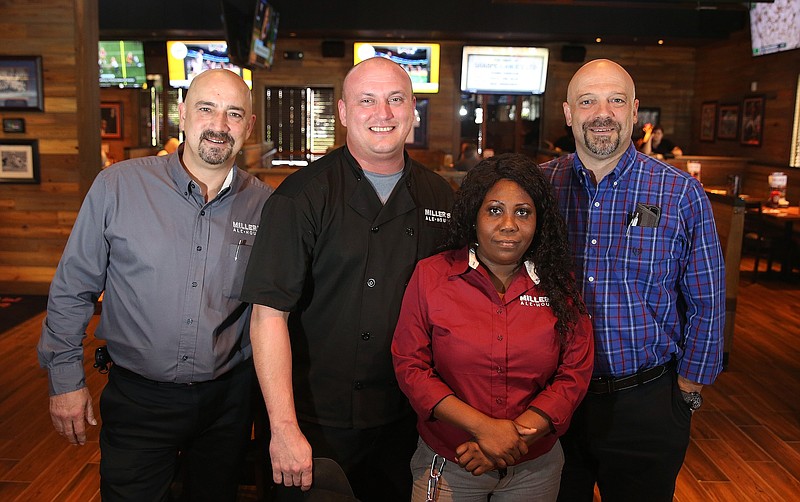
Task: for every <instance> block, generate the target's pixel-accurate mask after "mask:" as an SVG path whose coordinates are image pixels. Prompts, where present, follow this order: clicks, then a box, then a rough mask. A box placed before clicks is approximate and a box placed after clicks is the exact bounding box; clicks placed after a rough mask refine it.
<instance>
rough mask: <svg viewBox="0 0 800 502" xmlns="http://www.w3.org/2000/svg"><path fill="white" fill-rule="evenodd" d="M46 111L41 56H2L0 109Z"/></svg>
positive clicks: (0, 57)
mask: <svg viewBox="0 0 800 502" xmlns="http://www.w3.org/2000/svg"><path fill="white" fill-rule="evenodd" d="M4 110H8V111H26V112H43V111H44V93H43V92H42V58H41V56H0V111H4Z"/></svg>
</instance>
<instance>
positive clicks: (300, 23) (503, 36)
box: [100, 0, 772, 46]
mask: <svg viewBox="0 0 800 502" xmlns="http://www.w3.org/2000/svg"><path fill="white" fill-rule="evenodd" d="M221 1H222V0H137V1H128V2H125V1H120V0H100V36H101V37H105V38H117V37H120V38H121V37H136V38H140V39H153V40H156V39H160V40H163V39H165V38H170V37H177V36H180V37H200V38H205V37H221V36H223V25H222V20H221V7H220V4H221ZM224 1H226V2H229V3H231V4H234V5H236V6H237V7H239V8H240V9H242V10H244V11H249V10H250V9H252V8H253V7H252V6H253V5H255V0H224ZM761 1H768V2H771V1H772V0H761ZM270 3H271V4H272V5H273V6H274V7H275V9H276V10H277V11H278V12H279V13H280V24H279V31H280V34H281V35H282V36H287V35H291V36H297V37H315V38H331V39H336V38H349V39H352V38H370V39H387V38H391V39H402V38H406V39H418V40H430V39H438V40H448V39H455V40H479V41H487V42H489V41H497V42H501V41H506V40H509V41H515V42H521V41H530V42H557V41H560V42H571V43H589V42H593V41H594V40H595V38H596V37H601V38H603V41H604V42H607V43H615V44H655V43H656V42H657V40H659V39H663V40H665V43H668V44H671V45H691V46H697V45H702V44H703V43H704V42H707V41H710V40H718V39H724V38H727V37H728V36H729V35H730V33H732V32H735V31H739V30H742V29H744V28H746V27H747V25H748V7H747V5H748V3H747V2H740V1H733V0H695V1H680V0H673V1H650V0H640V1H599V0H598V1H592V0H402V1H392V2H382V1H380V0H373V1H363V0H350V1H348V0H344V1H338V2H337V1H330V0H328V1H308V0H306V1H304V0H270Z"/></svg>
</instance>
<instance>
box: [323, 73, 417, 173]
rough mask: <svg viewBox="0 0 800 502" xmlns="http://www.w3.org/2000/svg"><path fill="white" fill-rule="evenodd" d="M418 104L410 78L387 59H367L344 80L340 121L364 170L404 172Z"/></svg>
mask: <svg viewBox="0 0 800 502" xmlns="http://www.w3.org/2000/svg"><path fill="white" fill-rule="evenodd" d="M415 103H416V100H415V98H414V94H413V93H412V91H411V79H410V78H409V76H408V74H407V73H406V72H405V71H404V70H403V69H402V68H401V67H400V66H399V65H397V64H395V63H393V62H391V61H389V60H388V59H384V58H379V57H377V58H372V59H368V60H366V61H364V62H362V63H359V64H358V65H357V66H355V67H354V68H353V69H352V70H351V71H350V73H349V74H348V75H347V77H345V80H344V84H343V92H342V99H340V100H339V119H340V120H341V121H342V125H344V126H345V127H347V148H348V149H349V150H350V153H352V154H353V157H355V158H356V160H358V162H359V164H361V167H362V168H363V169H366V170H368V171H375V172H397V171H398V170H399V169H402V166H403V164H404V161H403V149H404V147H405V142H406V138H407V137H408V133H409V131H411V128H412V127H413V125H414V108H415Z"/></svg>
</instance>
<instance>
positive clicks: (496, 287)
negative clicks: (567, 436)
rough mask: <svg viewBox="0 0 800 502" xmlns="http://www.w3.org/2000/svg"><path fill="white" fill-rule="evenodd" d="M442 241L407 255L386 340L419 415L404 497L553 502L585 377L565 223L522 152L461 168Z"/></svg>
mask: <svg viewBox="0 0 800 502" xmlns="http://www.w3.org/2000/svg"><path fill="white" fill-rule="evenodd" d="M451 216H452V218H451V221H450V231H449V237H448V242H447V246H446V247H447V249H448V250H447V251H444V252H442V253H440V254H437V255H435V256H432V257H430V258H428V259H426V260H422V261H421V262H419V263H418V265H417V267H416V270H415V271H414V275H413V276H412V278H411V282H410V283H409V285H408V288H407V289H406V293H405V297H404V299H403V306H402V309H401V312H400V319H399V321H398V324H397V329H396V330H395V335H394V341H393V344H392V354H393V357H394V364H395V372H396V374H397V378H398V382H399V384H400V388H401V389H402V390H403V392H404V393H405V394H406V395H407V396H408V398H409V400H410V402H411V405H412V406H413V407H414V409H415V411H416V412H417V414H418V421H417V428H418V430H419V433H420V441H419V445H418V448H417V452H416V454H415V455H414V458H413V459H412V462H411V468H412V471H413V474H414V494H413V497H412V500H414V501H417V500H426V499H428V500H437V501H445V500H472V498H473V497H474V499H475V500H484V501H485V500H486V498H487V496H488V495H492V500H493V501H516V500H519V501H522V500H524V501H531V500H543V501H544V500H548V501H549V500H555V499H556V496H557V494H558V486H559V480H560V476H561V466H562V464H563V454H562V452H561V447H560V445H559V443H558V437H559V436H560V435H561V434H563V433H564V431H565V430H566V428H567V427H568V425H569V420H570V418H571V416H572V413H573V411H574V410H575V408H576V407H577V405H578V403H579V402H580V401H581V399H583V396H584V395H585V393H586V388H587V385H588V383H589V379H590V377H591V373H592V360H593V353H594V348H593V342H592V331H591V324H590V321H589V318H588V316H587V314H586V309H585V307H584V305H583V302H582V300H581V298H580V293H579V291H578V288H577V286H576V284H575V281H574V278H573V276H572V274H571V272H570V271H571V267H572V263H571V258H570V254H569V251H568V248H567V238H566V229H565V226H564V222H563V219H562V218H561V216H560V215H559V213H558V209H557V206H556V202H555V199H554V197H553V194H552V191H551V187H550V185H549V183H548V182H547V181H546V179H545V178H544V177H543V176H542V174H541V172H540V171H539V168H538V167H537V165H536V164H535V163H534V161H533V160H532V159H530V158H528V157H526V156H524V155H515V154H506V155H500V156H496V157H492V158H490V159H486V160H484V161H482V162H481V163H480V164H478V165H477V166H476V167H475V168H473V169H472V171H470V172H469V173H468V174H467V176H466V177H465V178H464V182H463V184H462V186H461V190H460V191H459V194H458V195H457V198H456V203H455V206H454V208H453V213H452V215H451Z"/></svg>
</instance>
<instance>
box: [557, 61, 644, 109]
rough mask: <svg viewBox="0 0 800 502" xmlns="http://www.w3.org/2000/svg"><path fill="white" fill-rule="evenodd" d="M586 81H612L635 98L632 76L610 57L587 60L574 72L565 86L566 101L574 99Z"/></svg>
mask: <svg viewBox="0 0 800 502" xmlns="http://www.w3.org/2000/svg"><path fill="white" fill-rule="evenodd" d="M587 81H589V82H591V83H593V84H594V83H599V82H604V81H608V82H613V83H615V84H617V85H620V86H622V87H625V88H626V89H628V90H629V93H630V94H629V96H630V98H631V99H636V86H635V85H634V83H633V78H631V76H630V75H629V74H628V72H627V71H625V68H623V67H622V66H620V65H619V64H617V63H615V62H614V61H611V60H610V59H595V60H593V61H589V62H588V63H586V64H585V65H583V66H581V67H580V68H579V69H578V71H576V72H575V75H573V76H572V80H570V81H569V87H567V101H568V102H570V103H571V102H572V101H573V100H574V98H575V97H576V94H577V93H578V91H579V90H580V89H581V88H582V86H584V85H586V82H587Z"/></svg>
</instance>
